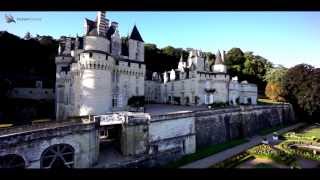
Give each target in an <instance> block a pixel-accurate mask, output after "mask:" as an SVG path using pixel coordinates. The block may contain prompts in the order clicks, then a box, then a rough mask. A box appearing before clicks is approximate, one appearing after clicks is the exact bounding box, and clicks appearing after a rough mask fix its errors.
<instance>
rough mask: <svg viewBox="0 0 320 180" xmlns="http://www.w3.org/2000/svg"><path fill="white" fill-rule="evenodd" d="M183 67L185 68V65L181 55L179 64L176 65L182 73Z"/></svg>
mask: <svg viewBox="0 0 320 180" xmlns="http://www.w3.org/2000/svg"><path fill="white" fill-rule="evenodd" d="M185 67H186V64H185V62H183V55H182V54H181V57H180V61H179V64H178V69H179V70H180V71H184V68H185Z"/></svg>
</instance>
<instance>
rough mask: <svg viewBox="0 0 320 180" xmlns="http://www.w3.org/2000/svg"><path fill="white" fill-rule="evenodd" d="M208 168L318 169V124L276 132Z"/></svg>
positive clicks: (319, 162) (319, 133) (319, 165)
mask: <svg viewBox="0 0 320 180" xmlns="http://www.w3.org/2000/svg"><path fill="white" fill-rule="evenodd" d="M211 168H298V169H301V168H320V125H319V124H314V125H311V126H310V125H309V126H304V127H302V128H299V129H296V130H294V131H291V132H287V133H284V134H281V135H279V140H278V141H277V142H276V143H272V142H270V143H262V144H259V145H257V146H254V147H252V148H250V149H248V150H246V151H244V152H241V153H239V154H237V155H235V156H232V157H231V158H228V159H226V160H224V161H222V162H219V163H217V164H214V165H212V166H211Z"/></svg>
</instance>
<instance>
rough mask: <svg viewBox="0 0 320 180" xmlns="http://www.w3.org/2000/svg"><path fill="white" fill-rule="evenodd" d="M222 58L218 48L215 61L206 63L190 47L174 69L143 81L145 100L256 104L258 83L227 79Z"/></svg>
mask: <svg viewBox="0 0 320 180" xmlns="http://www.w3.org/2000/svg"><path fill="white" fill-rule="evenodd" d="M224 59H225V53H224V52H223V54H222V55H221V53H220V51H218V52H217V53H216V58H215V61H214V63H211V64H209V60H208V58H207V57H206V56H205V54H204V53H203V52H202V51H200V50H196V49H189V57H188V59H187V60H186V61H185V60H183V57H182V56H181V59H180V62H179V63H178V65H177V69H172V70H171V71H168V72H164V73H163V74H158V73H156V72H154V73H153V74H152V78H151V80H146V82H145V87H146V88H145V92H146V100H147V101H148V102H156V103H169V104H182V105H204V104H213V103H228V104H229V105H237V104H256V103H257V86H256V85H255V84H250V83H248V82H247V81H242V82H241V83H239V82H238V79H237V77H233V78H230V75H229V74H228V73H227V68H226V66H225V65H224Z"/></svg>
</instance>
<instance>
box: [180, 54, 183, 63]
mask: <svg viewBox="0 0 320 180" xmlns="http://www.w3.org/2000/svg"><path fill="white" fill-rule="evenodd" d="M180 61H181V62H182V61H183V52H182V51H181V56H180Z"/></svg>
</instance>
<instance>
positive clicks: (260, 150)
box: [248, 144, 295, 166]
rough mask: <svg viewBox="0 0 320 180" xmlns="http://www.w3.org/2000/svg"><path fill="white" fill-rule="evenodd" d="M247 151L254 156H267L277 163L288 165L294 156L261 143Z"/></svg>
mask: <svg viewBox="0 0 320 180" xmlns="http://www.w3.org/2000/svg"><path fill="white" fill-rule="evenodd" d="M248 152H249V153H250V154H252V155H254V156H256V157H261V158H269V159H272V160H274V161H276V162H278V163H283V164H285V165H288V166H289V165H290V164H291V163H293V162H294V161H295V157H294V156H292V155H291V154H287V153H286V152H284V151H282V150H280V149H274V148H273V147H271V146H270V145H266V144H262V145H258V146H255V147H253V148H251V149H249V150H248Z"/></svg>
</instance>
